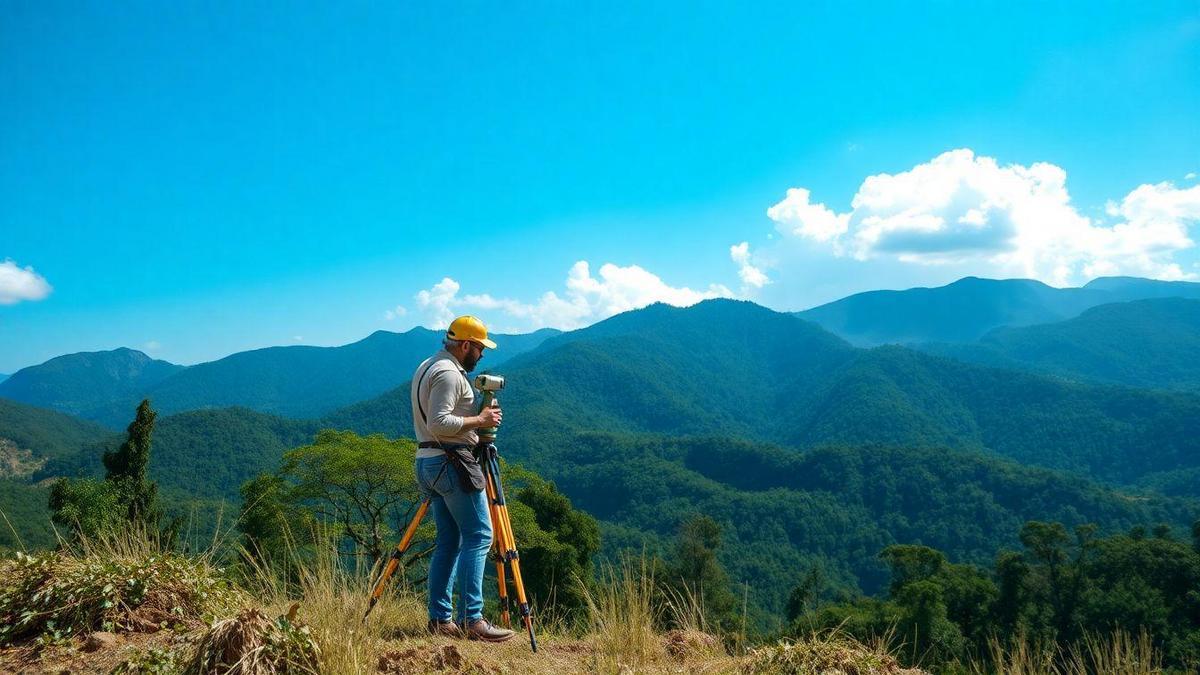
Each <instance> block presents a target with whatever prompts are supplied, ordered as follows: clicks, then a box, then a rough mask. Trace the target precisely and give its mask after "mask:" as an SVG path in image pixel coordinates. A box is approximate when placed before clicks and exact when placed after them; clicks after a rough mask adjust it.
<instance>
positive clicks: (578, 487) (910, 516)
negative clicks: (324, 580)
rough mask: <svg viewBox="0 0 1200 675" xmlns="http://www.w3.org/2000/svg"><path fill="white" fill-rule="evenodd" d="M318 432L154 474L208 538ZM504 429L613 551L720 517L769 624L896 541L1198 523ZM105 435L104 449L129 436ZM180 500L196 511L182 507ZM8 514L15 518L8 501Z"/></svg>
mask: <svg viewBox="0 0 1200 675" xmlns="http://www.w3.org/2000/svg"><path fill="white" fill-rule="evenodd" d="M513 405H514V406H516V408H517V409H519V408H520V406H517V405H516V402H515V401H514V403H513ZM513 414H517V413H516V412H514V413H513ZM321 426H323V425H322V424H317V423H312V422H300V421H292V420H286V419H282V418H279V417H275V416H271V415H265V414H263V413H257V412H254V411H251V410H247V409H243V408H231V409H222V410H204V411H191V412H187V413H181V414H176V415H170V416H164V417H162V418H160V419H159V421H158V424H157V425H156V431H155V437H154V438H155V440H154V450H153V459H152V463H151V476H152V477H153V478H154V479H155V480H156V481H157V482H158V483H159V485H160V486H161V487H162V489H163V490H164V494H165V495H168V496H171V497H172V500H171V505H172V508H173V509H174V510H175V511H176V512H182V513H184V514H186V515H187V516H188V517H189V519H190V520H189V522H192V520H191V519H199V523H198V525H199V526H200V527H204V526H209V525H211V524H212V521H215V520H216V519H217V518H218V517H220V516H219V514H221V513H222V512H223V514H224V518H225V519H226V520H228V519H229V518H231V517H233V514H234V513H235V511H236V506H237V504H238V502H239V499H240V496H239V494H238V488H239V487H240V486H241V485H242V484H243V483H244V482H246V481H247V480H249V479H250V478H252V477H253V476H255V475H257V474H258V473H260V472H263V471H268V470H271V469H273V468H275V467H276V466H277V465H278V462H279V458H280V457H281V456H282V454H283V453H284V452H285V451H286V450H287V449H290V448H293V447H297V446H300V445H303V444H305V443H307V442H310V441H311V440H312V438H313V435H314V434H315V432H316V430H317V429H318V428H320V427H321ZM505 427H506V428H505V429H504V430H503V431H502V433H501V438H500V446H501V448H502V451H503V453H504V456H505V457H506V458H507V459H508V461H510V462H517V463H521V464H523V465H525V466H527V467H529V468H531V469H533V470H535V471H537V472H538V473H540V474H541V475H543V476H545V477H546V478H549V479H552V480H554V481H555V482H556V483H557V484H558V485H559V487H560V489H562V490H563V491H564V492H565V493H566V494H567V495H568V496H570V498H571V499H572V501H573V502H574V503H575V504H576V505H578V506H580V507H582V508H584V509H585V510H587V511H588V512H590V513H592V514H593V515H595V516H596V517H598V518H600V519H601V521H602V523H603V527H604V542H605V545H606V548H607V554H608V555H611V554H614V553H615V552H616V551H617V550H618V549H620V548H625V547H630V548H633V549H635V550H641V549H642V547H643V546H648V547H649V548H650V550H652V551H653V550H660V548H661V549H662V550H664V552H665V550H666V549H669V547H670V542H671V540H672V539H673V537H674V535H675V534H676V532H677V531H678V528H679V526H680V524H681V523H682V522H683V521H685V520H687V519H688V518H689V517H690V516H692V515H695V514H701V513H702V514H707V515H710V516H711V517H713V518H714V519H715V520H716V521H717V522H718V523H720V524H721V526H722V527H723V529H724V535H723V539H724V542H725V543H724V546H723V548H722V550H721V552H720V555H721V559H722V561H723V562H724V563H725V564H726V565H727V566H728V568H729V569H730V572H731V578H732V579H734V580H735V581H736V582H738V583H745V584H747V585H748V587H749V593H750V596H749V598H750V601H751V603H752V609H754V608H757V610H756V611H759V612H764V613H766V614H758V615H756V616H757V618H758V619H761V620H763V621H764V622H765V623H766V624H770V623H771V622H773V621H777V620H778V616H779V615H781V614H782V608H783V603H784V602H785V601H786V599H787V593H788V592H789V591H790V589H791V588H792V587H793V586H794V585H795V584H796V583H798V581H799V579H798V578H797V575H799V574H802V573H803V572H804V571H805V570H808V569H810V567H811V566H814V565H815V566H817V567H819V568H820V569H821V570H823V573H824V574H826V578H827V579H829V580H830V581H831V583H833V584H835V585H839V586H843V587H846V588H862V589H863V590H867V591H875V590H878V589H879V588H880V587H881V584H883V583H884V581H885V579H886V570H885V568H884V567H883V565H882V564H881V563H880V561H879V560H878V558H877V554H878V552H879V551H880V550H881V549H882V548H883V547H885V546H887V545H889V544H892V543H914V542H919V543H924V544H927V545H930V546H935V547H937V548H939V549H941V550H943V551H945V552H946V553H947V554H948V555H949V556H950V557H951V559H953V560H956V561H969V562H976V563H979V564H985V563H990V562H991V560H992V559H993V558H994V555H995V552H996V551H997V550H998V549H1000V548H1002V547H1017V546H1018V545H1019V542H1018V541H1017V533H1018V532H1019V530H1020V526H1021V525H1022V524H1023V523H1024V522H1025V521H1026V520H1030V519H1045V520H1055V521H1060V522H1064V523H1066V524H1068V525H1074V524H1080V523H1084V522H1092V523H1096V524H1097V525H1098V526H1099V527H1100V528H1101V531H1102V532H1106V533H1107V532H1119V531H1125V530H1127V529H1128V528H1129V527H1131V526H1134V525H1145V526H1152V525H1155V524H1159V523H1166V524H1168V525H1170V526H1172V527H1174V528H1175V529H1176V530H1177V531H1181V532H1182V531H1186V526H1187V525H1188V524H1189V523H1190V522H1191V521H1192V520H1193V519H1195V518H1197V517H1200V503H1197V502H1196V501H1195V500H1186V499H1171V498H1164V497H1160V496H1155V495H1147V494H1130V493H1125V492H1122V491H1117V490H1113V489H1111V488H1106V487H1103V486H1100V485H1097V484H1095V483H1093V482H1090V481H1087V480H1085V479H1082V478H1079V477H1074V476H1070V475H1066V474H1063V473H1059V472H1052V471H1047V470H1043V469H1037V468H1031V467H1026V466H1021V465H1019V464H1016V463H1014V462H1011V461H1008V460H1003V459H999V458H996V457H990V456H987V455H985V454H982V453H979V452H973V451H967V450H961V449H950V448H937V447H926V448H901V447H894V446H885V445H874V446H862V447H849V446H823V447H818V448H814V449H812V450H809V451H807V452H802V453H798V452H796V451H795V450H793V449H788V448H781V447H776V446H774V445H773V444H770V443H765V442H750V441H747V440H744V439H737V438H730V437H720V436H674V435H662V434H641V435H635V434H627V433H610V432H595V431H590V432H589V431H575V430H574V429H572V428H570V427H563V428H560V429H559V430H558V431H559V432H560V433H558V434H555V435H553V436H550V435H547V436H544V437H542V436H537V437H534V436H531V435H530V434H529V432H528V431H526V432H517V431H516V430H515V429H509V428H507V423H506V425H505ZM110 438H111V440H110V442H109V445H110V446H111V445H115V443H116V442H117V441H118V440H119V438H118V437H117V436H112V437H110ZM103 449H104V448H103V447H96V446H94V447H93V448H92V449H91V450H90V451H88V452H87V453H85V454H82V455H80V454H76V455H74V456H72V457H70V458H63V459H59V460H55V461H52V462H51V463H50V464H48V465H47V466H46V467H45V468H44V469H43V470H42V471H41V472H40V473H39V474H38V475H37V476H35V477H34V479H35V480H36V479H40V478H46V477H50V476H61V475H80V474H84V475H92V476H97V475H102V473H103V469H102V468H101V465H100V458H99V455H100V453H101V452H102V450H103ZM31 490H32V488H31V487H30V486H29V485H27V484H23V485H21V486H18V490H14V492H13V493H12V495H11V497H12V498H13V499H17V498H18V497H21V496H23V495H24V496H26V497H27V498H26V501H28V502H29V503H27V504H21V503H18V504H16V505H15V508H16V512H18V513H21V514H22V517H23V518H25V519H28V522H27V523H23V524H24V525H25V529H24V531H23V532H22V537H23V538H24V539H25V540H27V541H35V542H41V541H44V539H38V538H37V537H36V535H38V534H39V529H38V528H39V527H40V528H41V529H42V530H45V529H47V528H46V525H47V516H46V513H45V511H44V505H45V499H46V493H45V491H44V490H33V491H32V492H31ZM27 493H28V494H27ZM183 497H186V498H188V499H192V500H197V501H198V505H197V506H195V507H192V508H191V509H190V510H188V509H187V507H186V505H183V504H181V503H180V499H181V498H183ZM221 501H224V502H225V504H224V506H222V505H221V504H220V502H221ZM0 508H5V509H6V512H7V513H10V514H11V513H13V512H14V506H13V505H5V504H4V503H2V500H0ZM22 508H24V509H25V511H21V509H22ZM400 525H402V523H396V524H395V526H396V527H399V526H400ZM3 545H12V544H11V543H10V542H9V541H8V537H7V536H0V546H3ZM768 615H773V616H774V618H772V616H768Z"/></svg>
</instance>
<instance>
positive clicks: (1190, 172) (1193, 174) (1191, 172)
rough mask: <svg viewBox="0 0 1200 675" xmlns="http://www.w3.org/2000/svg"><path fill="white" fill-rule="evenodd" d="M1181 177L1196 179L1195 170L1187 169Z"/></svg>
mask: <svg viewBox="0 0 1200 675" xmlns="http://www.w3.org/2000/svg"><path fill="white" fill-rule="evenodd" d="M1183 179H1184V180H1196V172H1195V171H1189V172H1187V175H1185V176H1184V177H1183Z"/></svg>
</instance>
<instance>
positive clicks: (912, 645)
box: [791, 522, 1200, 667]
mask: <svg viewBox="0 0 1200 675" xmlns="http://www.w3.org/2000/svg"><path fill="white" fill-rule="evenodd" d="M1160 533H1161V534H1162V535H1163V536H1159V537H1145V536H1142V535H1137V536H1131V535H1123V534H1117V535H1113V536H1109V537H1104V538H1096V537H1094V536H1093V531H1092V528H1089V527H1082V528H1077V529H1076V533H1075V536H1074V537H1072V536H1069V535H1068V534H1067V530H1066V528H1064V527H1063V526H1062V525H1061V524H1059V523H1044V522H1030V523H1027V524H1026V526H1025V527H1024V528H1023V529H1022V532H1021V541H1022V543H1023V545H1024V551H1023V552H1022V553H1016V552H1006V553H1002V554H1001V555H999V556H998V557H997V559H996V562H995V565H994V569H993V572H992V573H991V574H986V573H984V572H983V571H982V570H980V569H978V568H975V567H970V566H965V565H952V564H948V563H946V562H945V558H944V556H942V554H941V553H940V552H938V551H935V550H933V549H929V548H926V547H921V546H903V547H889V548H888V549H886V550H885V551H884V553H883V554H882V556H883V557H884V558H885V559H887V560H888V561H889V563H890V564H891V566H892V570H893V575H894V576H893V579H892V584H891V587H890V590H889V593H888V597H887V599H886V600H876V599H870V598H863V599H858V600H855V601H852V602H843V603H837V604H830V605H825V606H823V607H821V608H818V609H816V610H814V611H810V612H808V613H806V614H805V615H803V616H801V617H799V618H798V619H797V620H796V621H795V622H794V624H793V626H792V629H791V631H792V632H793V633H794V634H802V633H804V632H805V631H808V630H811V629H813V628H814V627H815V628H821V627H835V626H840V627H841V628H842V630H844V631H846V632H847V633H849V634H852V635H854V636H857V637H859V638H863V639H866V638H870V637H872V636H874V637H879V636H885V637H886V636H888V635H890V636H891V640H892V642H893V643H894V644H895V645H900V644H903V645H907V647H906V649H908V650H910V654H911V659H910V660H912V661H913V662H918V663H921V664H923V665H926V666H945V665H946V664H950V663H953V662H955V661H960V662H961V661H968V660H970V659H972V658H977V657H980V656H981V655H987V654H989V653H990V652H991V651H994V650H992V649H991V641H993V640H996V639H997V638H999V639H1001V640H1002V644H1001V645H1000V646H1001V647H1002V649H1017V648H1018V647H1019V646H1020V644H1022V643H1033V644H1054V643H1057V644H1059V645H1060V646H1062V647H1063V648H1064V649H1066V648H1067V647H1068V646H1072V645H1080V644H1086V643H1087V642H1088V641H1089V640H1091V639H1093V637H1094V636H1095V635H1100V634H1105V635H1107V634H1111V633H1112V632H1113V631H1114V630H1116V631H1119V632H1122V633H1123V634H1128V635H1137V634H1138V633H1139V632H1142V631H1146V632H1147V633H1148V634H1149V635H1150V636H1151V638H1152V640H1153V643H1154V645H1155V647H1156V648H1158V649H1160V650H1161V651H1162V653H1163V656H1164V659H1165V662H1166V664H1167V665H1170V666H1174V667H1184V666H1187V665H1188V664H1191V665H1193V666H1194V665H1195V664H1197V663H1200V593H1198V592H1197V591H1196V589H1197V588H1200V552H1198V551H1196V550H1195V549H1194V548H1192V547H1191V546H1189V545H1188V543H1185V542H1180V541H1175V540H1174V539H1172V538H1170V537H1169V536H1168V534H1167V532H1166V531H1162V530H1160ZM890 630H894V633H889V631H890Z"/></svg>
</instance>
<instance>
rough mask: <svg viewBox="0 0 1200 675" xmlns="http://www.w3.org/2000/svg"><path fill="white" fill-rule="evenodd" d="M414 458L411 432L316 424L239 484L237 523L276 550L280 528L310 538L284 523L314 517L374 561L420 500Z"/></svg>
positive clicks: (349, 548)
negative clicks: (405, 436)
mask: <svg viewBox="0 0 1200 675" xmlns="http://www.w3.org/2000/svg"><path fill="white" fill-rule="evenodd" d="M415 458H416V443H414V442H412V441H411V440H398V441H392V440H389V439H387V438H385V437H384V436H383V435H382V434H373V435H371V436H365V437H364V436H359V435H358V434H355V433H354V432H351V431H334V430H332V429H326V430H323V431H321V432H319V433H318V434H317V437H316V439H315V440H314V442H313V443H312V444H310V445H305V446H302V447H299V448H296V449H294V450H290V451H288V452H287V453H285V454H284V456H283V462H282V464H281V466H280V467H279V469H278V470H277V471H276V472H275V473H274V474H260V475H259V476H258V477H256V478H254V479H252V480H251V481H249V482H247V483H246V484H245V485H244V486H242V498H243V506H242V516H243V517H242V522H241V524H240V525H239V528H240V529H241V530H242V533H243V534H244V535H245V536H246V538H247V541H248V543H249V544H250V545H251V546H253V547H254V548H252V550H257V551H258V552H260V553H273V554H280V553H285V551H283V550H281V548H282V546H283V545H284V539H285V538H286V537H287V536H290V537H292V539H293V541H294V542H301V541H312V540H313V539H312V533H311V532H303V531H294V532H291V533H290V534H288V533H287V532H285V531H284V530H287V529H291V528H292V527H294V526H296V525H297V524H302V523H307V524H308V525H312V524H315V523H318V522H319V523H321V524H322V525H324V526H326V527H332V528H334V532H335V533H336V536H337V537H338V539H339V542H340V543H339V544H338V548H339V550H340V551H342V552H343V553H346V554H350V555H360V554H361V555H365V556H367V558H368V559H369V562H370V564H371V565H374V564H375V562H377V561H378V560H379V559H380V558H381V557H383V555H384V552H385V551H386V550H387V549H388V548H389V546H390V545H391V544H392V543H394V542H392V541H391V540H392V539H393V534H394V533H395V532H397V531H398V530H400V529H401V528H403V527H404V526H405V525H406V524H407V523H408V521H409V520H410V519H411V517H412V515H413V514H414V513H415V509H416V506H417V504H419V503H420V495H419V493H418V491H417V484H416V474H415V471H414V468H413V467H414V463H415ZM298 529H306V528H298ZM307 529H311V528H307Z"/></svg>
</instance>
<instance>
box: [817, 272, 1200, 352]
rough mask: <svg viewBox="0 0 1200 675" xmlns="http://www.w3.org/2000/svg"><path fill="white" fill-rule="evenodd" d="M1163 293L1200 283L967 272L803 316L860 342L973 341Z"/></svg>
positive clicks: (1180, 292)
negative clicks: (1072, 283)
mask: <svg viewBox="0 0 1200 675" xmlns="http://www.w3.org/2000/svg"><path fill="white" fill-rule="evenodd" d="M1163 297H1180V298H1192V299H1200V283H1192V282H1183V281H1155V280H1153V279H1138V278H1134V277H1105V278H1101V279H1096V280H1094V281H1092V282H1090V283H1088V284H1087V285H1085V286H1083V287H1082V288H1054V287H1051V286H1047V285H1046V284H1043V283H1042V282H1040V281H1032V280H1029V279H1004V280H996V279H979V278H976V277H966V278H964V279H959V280H958V281H956V282H954V283H952V284H949V285H946V286H940V287H937V288H911V289H908V290H904V291H869V292H866V293H858V294H855V295H851V296H849V297H846V298H843V299H841V300H837V301H834V302H831V303H828V304H825V305H821V306H820V307H814V308H813V309H809V310H805V311H803V312H797V313H796V315H797V316H799V317H801V318H803V319H807V320H809V321H814V322H816V323H818V324H820V325H821V326H822V327H823V328H825V329H826V330H829V331H831V332H833V333H835V334H837V335H839V336H841V337H843V338H845V339H846V340H848V341H849V342H851V343H852V344H854V345H857V346H860V347H869V346H876V345H881V344H912V343H922V342H973V341H975V340H978V339H979V338H981V337H983V335H984V334H986V333H987V332H988V331H990V330H992V329H994V328H998V327H1000V326H1029V325H1033V324H1040V323H1051V322H1056V321H1063V320H1065V319H1070V318H1072V317H1075V316H1078V315H1079V314H1080V313H1082V312H1083V311H1084V310H1086V309H1089V308H1091V307H1096V306H1098V305H1103V304H1107V303H1113V302H1128V301H1131V300H1142V299H1146V298H1163Z"/></svg>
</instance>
